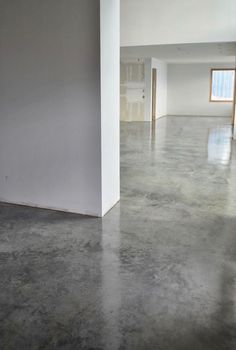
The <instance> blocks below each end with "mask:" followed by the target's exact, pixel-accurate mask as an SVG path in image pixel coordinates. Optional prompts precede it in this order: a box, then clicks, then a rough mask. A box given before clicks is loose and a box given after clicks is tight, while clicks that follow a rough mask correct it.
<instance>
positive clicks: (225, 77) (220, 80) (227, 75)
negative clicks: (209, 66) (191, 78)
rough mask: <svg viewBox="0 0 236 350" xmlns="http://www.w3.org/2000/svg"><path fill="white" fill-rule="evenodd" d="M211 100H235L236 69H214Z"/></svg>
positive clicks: (212, 72)
mask: <svg viewBox="0 0 236 350" xmlns="http://www.w3.org/2000/svg"><path fill="white" fill-rule="evenodd" d="M211 74H212V77H211V78H212V79H211V101H226V102H227V101H233V96H234V78H235V71H234V70H233V69H232V70H214V69H213V70H212V71H211Z"/></svg>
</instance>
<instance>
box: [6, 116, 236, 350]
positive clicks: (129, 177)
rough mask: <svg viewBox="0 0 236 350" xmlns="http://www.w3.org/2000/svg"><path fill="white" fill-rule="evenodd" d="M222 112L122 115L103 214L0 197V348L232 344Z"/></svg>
mask: <svg viewBox="0 0 236 350" xmlns="http://www.w3.org/2000/svg"><path fill="white" fill-rule="evenodd" d="M227 123H229V120H228V119H227V118H226V119H225V118H197V117H196V118H195V117H189V118H185V117H167V118H166V117H165V118H162V119H160V120H159V121H158V122H157V123H156V125H155V127H153V128H151V126H150V124H148V123H130V124H129V123H124V124H122V125H121V180H122V181H121V183H122V196H121V202H120V204H119V205H117V206H116V207H115V208H113V210H112V211H110V212H109V213H108V214H107V216H106V217H104V218H103V219H97V218H89V217H82V216H78V215H72V214H66V213H60V212H54V211H47V210H41V209H33V208H25V207H20V206H14V205H6V204H1V205H0V225H1V226H0V240H1V242H0V243H1V244H0V320H1V322H0V349H1V350H5V349H7V350H55V349H60V350H77V349H79V350H149V349H150V350H225V349H227V350H228V349H232V350H233V349H236V149H235V148H236V147H235V144H234V145H233V144H232V142H231V138H230V136H231V131H230V127H229V126H227V125H226V124H227Z"/></svg>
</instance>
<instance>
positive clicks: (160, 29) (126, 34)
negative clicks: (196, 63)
mask: <svg viewBox="0 0 236 350" xmlns="http://www.w3.org/2000/svg"><path fill="white" fill-rule="evenodd" d="M235 40H236V1H235V0H121V46H140V45H166V44H179V43H181V44H187V43H209V42H211V43H213V42H230V41H235Z"/></svg>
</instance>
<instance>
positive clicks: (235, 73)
mask: <svg viewBox="0 0 236 350" xmlns="http://www.w3.org/2000/svg"><path fill="white" fill-rule="evenodd" d="M219 70H220V71H224V70H233V71H234V89H235V81H236V69H235V68H211V71H210V97H209V102H222V103H232V102H234V93H233V98H232V100H212V80H213V72H214V71H219Z"/></svg>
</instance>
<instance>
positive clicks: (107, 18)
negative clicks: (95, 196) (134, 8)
mask: <svg viewBox="0 0 236 350" xmlns="http://www.w3.org/2000/svg"><path fill="white" fill-rule="evenodd" d="M100 14H101V117H102V119H101V130H102V215H104V214H105V213H106V212H107V211H108V210H109V209H111V207H112V206H114V204H115V203H116V202H117V201H119V199H120V1H119V0H101V8H100Z"/></svg>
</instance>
